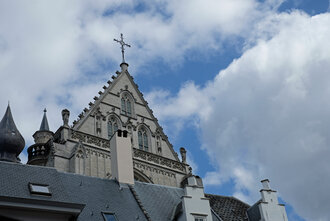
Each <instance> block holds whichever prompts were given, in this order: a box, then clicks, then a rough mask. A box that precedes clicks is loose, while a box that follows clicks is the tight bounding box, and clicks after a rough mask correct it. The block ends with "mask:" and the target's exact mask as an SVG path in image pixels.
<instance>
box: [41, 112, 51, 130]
mask: <svg viewBox="0 0 330 221" xmlns="http://www.w3.org/2000/svg"><path fill="white" fill-rule="evenodd" d="M46 112H47V110H46V108H45V109H44V117H43V118H42V121H41V125H40V129H39V131H49V126H48V120H47V115H46Z"/></svg>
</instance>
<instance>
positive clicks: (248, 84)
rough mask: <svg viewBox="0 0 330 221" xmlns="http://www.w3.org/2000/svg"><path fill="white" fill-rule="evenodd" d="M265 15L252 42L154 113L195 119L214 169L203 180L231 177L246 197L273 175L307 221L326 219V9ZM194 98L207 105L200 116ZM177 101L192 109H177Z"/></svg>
mask: <svg viewBox="0 0 330 221" xmlns="http://www.w3.org/2000/svg"><path fill="white" fill-rule="evenodd" d="M270 16H272V17H268V18H267V19H266V20H265V21H263V22H261V23H259V25H257V26H256V28H258V29H260V30H261V32H260V33H261V34H260V33H259V35H258V36H255V38H256V39H255V40H254V41H255V43H256V45H255V46H250V47H251V48H250V49H247V50H246V51H245V52H244V54H243V55H242V56H241V57H240V58H239V59H237V60H235V61H233V62H232V63H231V64H230V65H229V66H228V68H226V69H225V70H222V71H221V72H220V73H219V74H218V76H216V78H215V79H214V80H213V81H211V82H209V83H208V84H207V85H205V86H204V87H200V86H197V85H194V84H191V83H190V84H187V85H189V86H187V85H184V86H183V87H182V88H181V90H180V92H179V93H178V94H177V95H176V96H174V97H171V96H167V95H166V96H164V98H165V101H162V100H158V102H157V105H158V111H159V112H160V116H162V118H163V119H166V118H167V117H168V116H170V117H171V118H173V119H175V117H178V118H180V119H181V120H182V118H183V117H186V120H188V121H189V120H190V119H191V116H198V117H199V120H200V122H199V123H200V124H199V127H200V130H201V132H202V142H203V148H204V149H205V150H206V151H207V152H208V154H209V156H210V158H211V159H212V160H213V163H214V165H215V166H216V168H218V171H217V172H215V171H213V172H209V173H207V174H206V176H205V181H206V182H205V183H206V184H208V185H213V184H214V185H216V184H222V183H223V182H226V181H227V180H234V183H235V193H234V195H235V196H237V197H240V198H242V199H243V200H247V201H248V202H251V201H256V200H257V198H258V197H259V194H258V186H259V185H258V182H259V180H261V179H263V178H270V180H271V181H272V182H271V184H272V185H273V187H274V189H277V190H279V193H280V194H281V197H282V198H283V199H284V200H285V201H287V202H288V203H290V204H291V205H292V206H293V207H294V209H295V210H296V211H297V212H298V214H300V215H301V216H303V217H304V218H305V219H307V220H329V219H330V216H329V213H328V208H329V207H330V204H329V201H328V199H329V198H330V195H329V193H328V183H329V182H330V178H329V176H328V174H329V171H330V167H329V164H328V156H330V148H329V146H330V136H329V130H330V126H329V125H330V122H329V120H328V119H329V113H330V103H329V101H328V98H329V96H330V90H329V82H330V75H329V70H330V53H329V51H330V42H329V40H328V36H330V28H329V26H328V24H329V23H330V14H329V13H327V14H322V15H317V16H313V17H309V16H307V15H306V14H303V13H301V12H298V11H293V12H291V13H290V14H286V13H283V14H275V15H270ZM266 24H267V25H266ZM192 88H193V89H194V90H192ZM192 91H193V93H192ZM153 93H155V92H153ZM203 97H204V98H205V99H203ZM190 100H192V102H190ZM186 101H187V102H188V101H189V103H191V105H184V104H185V102H186ZM198 102H202V103H200V104H201V105H200V108H203V107H204V105H206V106H208V107H209V108H210V109H209V110H208V111H207V112H206V114H205V115H203V114H204V113H203V112H200V108H198V105H197V107H195V105H194V104H195V103H198ZM203 102H205V103H203ZM179 103H182V104H183V106H184V107H187V109H188V110H189V111H187V112H186V113H185V114H182V113H178V112H175V111H174V110H175V109H176V108H178V107H181V106H180V105H179ZM162 104H164V105H165V106H162ZM172 108H173V109H174V110H173V111H169V110H171V109H172ZM173 121H175V120H173ZM219 159H221V160H219ZM311 205H312V206H311Z"/></svg>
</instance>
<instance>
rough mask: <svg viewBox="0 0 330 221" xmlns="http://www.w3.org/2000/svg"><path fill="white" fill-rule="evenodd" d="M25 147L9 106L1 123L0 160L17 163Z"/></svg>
mask: <svg viewBox="0 0 330 221" xmlns="http://www.w3.org/2000/svg"><path fill="white" fill-rule="evenodd" d="M24 146H25V141H24V138H23V137H22V135H21V134H20V132H19V131H18V129H17V127H16V125H15V123H14V119H13V116H12V114H11V110H10V106H9V104H8V107H7V110H6V113H5V115H4V116H3V118H2V120H1V122H0V160H5V161H12V162H17V161H18V160H17V157H18V155H19V154H20V153H21V152H22V150H23V148H24Z"/></svg>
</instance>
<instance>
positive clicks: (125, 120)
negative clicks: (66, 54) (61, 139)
mask: <svg viewBox="0 0 330 221" xmlns="http://www.w3.org/2000/svg"><path fill="white" fill-rule="evenodd" d="M109 83H110V84H109V86H108V87H104V89H105V90H104V92H99V94H100V96H99V97H95V98H94V100H95V102H94V103H90V106H91V107H90V109H89V110H86V109H85V113H84V112H83V113H82V114H81V115H80V118H81V119H79V120H78V122H77V123H76V124H75V125H74V127H73V129H74V130H76V131H79V132H83V133H86V134H89V135H93V136H96V137H100V138H103V139H106V140H108V139H109V138H110V136H111V133H113V131H114V130H115V129H117V128H122V129H123V128H125V129H126V130H128V131H129V132H130V133H131V134H132V141H133V142H132V144H133V147H134V148H137V149H139V142H138V139H139V136H138V131H139V129H142V128H143V131H145V133H146V136H147V138H148V140H147V146H148V152H151V153H154V154H157V155H161V156H163V157H166V158H169V159H172V160H179V159H178V157H177V154H176V153H175V152H174V150H173V147H172V145H171V144H170V143H169V141H168V139H167V136H166V135H165V134H164V133H163V130H162V128H161V127H160V125H159V124H158V120H157V119H156V118H155V117H154V116H153V113H152V110H151V109H150V108H149V107H148V104H147V102H146V101H145V100H144V98H143V95H142V93H141V92H140V91H139V90H138V88H137V85H136V84H135V83H134V81H133V78H132V77H131V76H130V74H129V73H128V72H127V71H125V72H122V73H120V72H117V77H114V76H113V82H109ZM122 99H124V100H125V102H126V103H125V105H126V109H125V110H123V109H124V107H123V101H122ZM128 106H130V107H128ZM128 109H129V110H128Z"/></svg>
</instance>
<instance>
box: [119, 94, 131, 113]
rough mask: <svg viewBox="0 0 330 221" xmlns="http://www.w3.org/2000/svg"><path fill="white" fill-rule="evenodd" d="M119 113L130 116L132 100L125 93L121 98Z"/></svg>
mask: <svg viewBox="0 0 330 221" xmlns="http://www.w3.org/2000/svg"><path fill="white" fill-rule="evenodd" d="M121 113H122V114H125V115H127V116H132V102H131V100H130V98H129V96H128V95H127V94H125V95H124V96H123V97H122V98H121Z"/></svg>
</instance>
